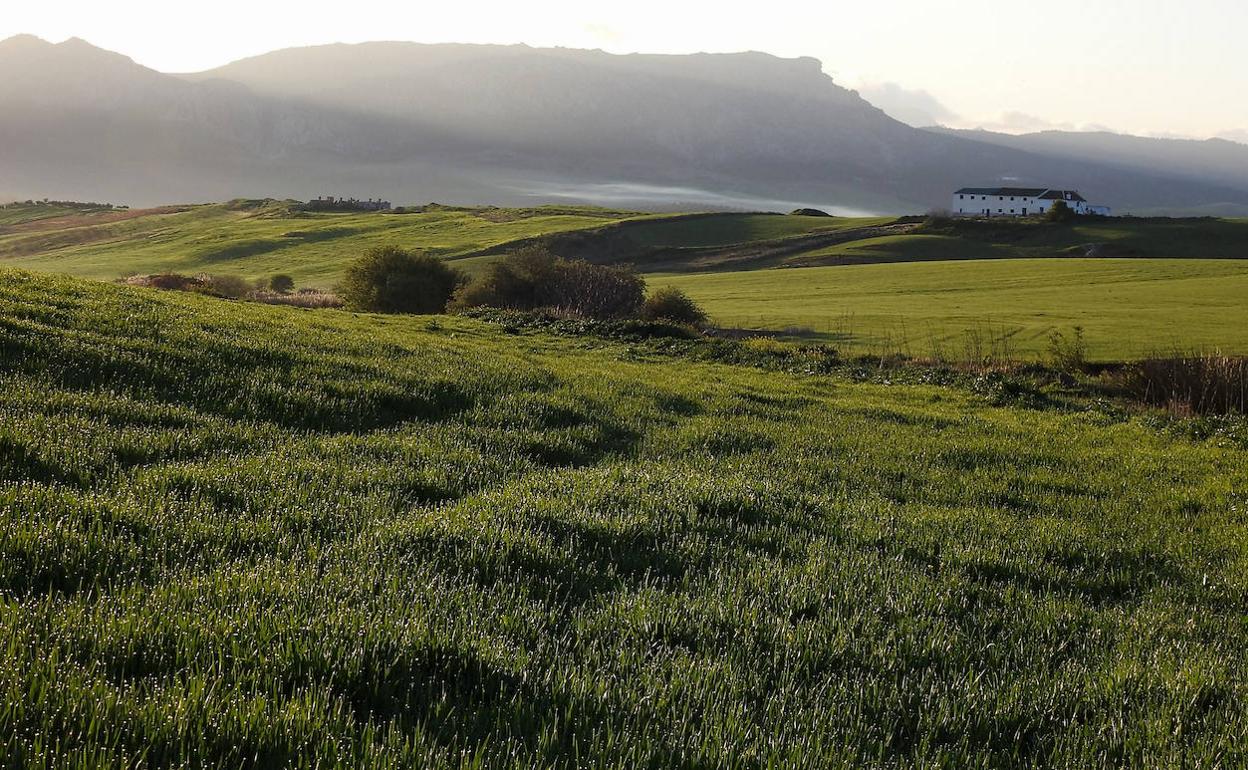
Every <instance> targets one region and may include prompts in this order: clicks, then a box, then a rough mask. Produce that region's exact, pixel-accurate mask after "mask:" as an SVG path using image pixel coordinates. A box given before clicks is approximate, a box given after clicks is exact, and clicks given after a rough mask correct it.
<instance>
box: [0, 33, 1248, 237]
mask: <svg viewBox="0 0 1248 770" xmlns="http://www.w3.org/2000/svg"><path fill="white" fill-rule="evenodd" d="M36 41H38V39H37V38H29V37H25V38H23V37H19V38H10V39H9V40H6V41H3V42H0V63H3V64H5V66H7V67H9V68H14V67H16V68H17V71H26V72H31V73H33V74H32V76H31V77H30V78H14V79H10V81H9V82H8V83H7V84H4V85H0V103H3V104H4V105H5V106H6V107H8V109H6V110H4V112H3V114H0V140H3V142H2V143H0V171H4V172H5V176H6V185H5V186H6V188H14V189H13V190H11V192H15V193H17V194H18V195H28V196H31V197H43V196H48V197H53V198H71V197H79V196H82V197H91V198H93V199H110V200H118V201H124V202H130V203H136V204H155V203H168V202H171V201H194V200H214V199H216V200H220V199H226V198H233V197H257V196H272V197H296V198H307V197H314V196H315V195H318V194H333V193H336V194H361V195H366V196H367V195H373V194H381V195H384V196H385V197H387V198H390V199H392V200H396V201H403V202H418V201H427V200H442V201H446V202H452V203H500V204H517V205H519V204H531V203H533V202H535V201H540V200H552V199H555V200H577V201H583V202H589V203H598V202H609V203H610V204H612V205H631V206H637V207H664V206H671V205H672V204H673V202H674V201H675V200H677V199H679V200H680V202H681V203H684V204H688V205H695V206H696V205H704V206H712V207H714V206H717V205H718V206H722V205H724V202H725V201H731V202H732V203H731V204H729V205H730V206H731V207H737V206H740V207H750V208H766V207H771V208H776V207H779V206H787V205H789V204H790V203H806V204H810V205H815V206H816V207H826V208H832V209H836V210H844V211H874V212H881V213H915V212H918V211H923V210H926V209H930V208H937V207H940V206H943V205H947V204H946V202H947V200H948V194H949V193H950V192H951V191H952V190H953V189H956V188H958V187H961V186H964V185H967V184H987V183H994V182H995V183H1014V182H1020V183H1029V184H1046V185H1061V186H1067V187H1078V188H1081V189H1084V190H1085V191H1087V192H1088V193H1089V195H1091V196H1092V197H1094V198H1097V199H1098V200H1104V201H1105V202H1107V203H1109V204H1110V205H1115V207H1116V208H1118V209H1120V210H1122V209H1124V208H1125V209H1127V210H1136V211H1139V212H1143V213H1148V212H1160V211H1175V212H1179V211H1182V212H1184V213H1187V212H1190V211H1192V210H1195V209H1200V208H1201V207H1214V208H1217V209H1218V210H1226V211H1243V212H1244V213H1248V190H1241V189H1239V188H1238V187H1235V186H1234V185H1229V186H1228V185H1227V184H1225V183H1224V180H1221V179H1218V180H1210V179H1198V178H1193V177H1190V176H1188V177H1172V176H1168V175H1166V174H1158V173H1156V171H1155V170H1154V169H1148V168H1140V167H1138V166H1137V167H1128V166H1122V165H1114V164H1106V163H1101V162H1094V161H1092V160H1089V159H1087V158H1072V157H1064V156H1061V155H1046V154H1044V153H1042V152H1037V151H1035V150H1034V149H1031V148H1018V147H1009V146H1003V145H1002V144H1001V143H1000V142H996V141H981V140H978V139H972V138H967V137H963V136H954V135H946V134H942V132H936V131H924V130H919V129H914V128H912V127H910V126H907V125H905V124H903V123H901V122H899V121H896V120H894V119H892V118H891V117H888V116H887V115H886V114H885V113H884V112H883V111H882V110H880V109H878V108H877V107H875V106H874V105H872V104H870V103H869V102H868V101H866V100H865V99H863V98H862V97H861V96H860V95H859V94H858V93H857V92H854V91H852V90H849V89H846V88H843V87H841V86H840V85H838V84H837V83H835V81H834V80H833V79H832V78H831V77H829V76H828V75H827V74H825V73H824V72H823V70H822V65H821V64H820V63H819V62H818V60H816V59H813V58H810V57H800V58H795V59H783V58H780V57H774V56H771V55H769V54H763V53H758V52H746V53H734V54H691V55H663V54H628V55H617V54H609V53H605V52H602V51H584V50H580V49H568V48H532V47H529V46H523V45H515V46H490V45H467V44H437V45H429V44H419V43H402V42H382V43H359V44H350V45H346V44H331V45H327V46H314V47H308V48H292V49H283V50H280V51H274V52H270V53H267V54H261V55H259V56H255V57H249V58H247V59H242V60H239V61H237V62H233V63H230V64H227V65H225V66H223V67H219V68H215V69H212V70H208V71H205V72H201V73H183V74H166V73H160V72H157V71H155V70H152V69H149V68H146V67H143V66H142V65H139V64H136V63H135V62H133V61H132V60H130V59H128V58H126V57H124V56H122V55H121V54H115V53H112V52H107V51H103V49H98V48H95V47H94V46H91V45H90V44H89V43H85V42H84V41H66V42H65V43H59V44H51V43H46V42H43V41H38V42H43V45H39V44H38V42H36ZM84 61H87V62H89V63H88V64H84V63H83V62H84ZM604 196H615V197H614V198H613V199H611V200H609V201H608V200H606V199H605V198H604Z"/></svg>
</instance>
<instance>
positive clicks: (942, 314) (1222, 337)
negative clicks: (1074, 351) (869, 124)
mask: <svg viewBox="0 0 1248 770" xmlns="http://www.w3.org/2000/svg"><path fill="white" fill-rule="evenodd" d="M650 281H651V283H652V284H654V285H656V286H657V285H663V284H671V285H675V286H678V287H680V288H682V289H684V290H685V291H687V292H688V293H689V294H690V295H692V296H693V297H694V298H695V299H697V300H698V301H699V302H701V303H703V304H704V305H705V307H706V309H707V310H708V311H709V312H710V313H711V315H712V316H713V317H714V318H715V319H716V320H717V321H718V322H719V323H720V324H724V325H728V326H739V327H747V328H761V329H771V330H783V329H790V330H794V331H798V332H801V333H805V334H810V335H813V336H816V337H821V338H824V339H828V340H830V341H832V342H834V343H837V344H841V345H845V346H849V347H851V348H853V349H857V350H860V351H864V350H871V349H873V348H874V349H882V350H887V351H889V352H892V351H894V350H899V349H906V348H908V349H909V350H910V352H911V353H912V354H914V355H920V356H923V355H928V354H930V353H932V352H933V346H939V347H941V348H943V350H944V351H945V352H946V353H947V354H952V355H960V354H962V353H964V352H965V351H964V347H965V346H966V345H967V344H968V332H969V333H970V334H971V335H972V336H974V335H979V336H982V335H985V334H988V335H996V336H1001V337H1006V338H1008V342H1007V343H1005V344H1007V345H1008V346H1009V348H1010V349H1011V350H1013V351H1015V352H1017V353H1021V354H1028V355H1032V356H1034V355H1036V354H1039V353H1041V352H1043V351H1044V349H1045V347H1046V345H1047V340H1048V336H1049V334H1050V333H1051V332H1053V331H1060V332H1063V333H1066V334H1070V333H1071V332H1072V331H1073V329H1074V327H1076V326H1081V327H1083V329H1084V330H1085V333H1086V336H1087V341H1088V343H1089V348H1090V351H1089V352H1090V353H1091V355H1092V356H1093V357H1096V358H1100V359H1120V358H1131V357H1137V356H1140V355H1144V354H1148V353H1150V352H1156V351H1161V350H1168V349H1172V348H1175V347H1179V348H1184V349H1187V348H1206V349H1220V350H1223V351H1224V352H1228V353H1231V352H1234V353H1248V303H1246V302H1245V301H1244V298H1245V297H1248V261H1238V260H1170V259H1061V260H1054V259H1045V260H1039V259H1027V260H1019V259H1011V260H980V261H953V262H916V263H906V264H877V265H855V266H843V267H812V268H795V269H789V270H756V271H749V272H733V273H701V274H692V275H665V276H661V277H660V276H652V277H651V279H650Z"/></svg>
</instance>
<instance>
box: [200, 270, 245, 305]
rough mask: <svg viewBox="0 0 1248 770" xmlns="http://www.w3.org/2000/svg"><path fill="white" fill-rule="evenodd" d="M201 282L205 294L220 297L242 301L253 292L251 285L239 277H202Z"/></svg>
mask: <svg viewBox="0 0 1248 770" xmlns="http://www.w3.org/2000/svg"><path fill="white" fill-rule="evenodd" d="M199 280H200V281H201V282H202V283H203V287H202V290H203V291H204V292H205V293H207V294H215V295H217V296H218V297H229V298H230V299H241V298H242V297H245V296H247V295H248V294H249V293H250V292H251V291H252V286H251V284H249V283H247V280H246V279H244V278H242V277H241V276H237V275H201V276H199Z"/></svg>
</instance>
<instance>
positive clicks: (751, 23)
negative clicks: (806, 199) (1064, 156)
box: [0, 0, 1248, 138]
mask: <svg viewBox="0 0 1248 770" xmlns="http://www.w3.org/2000/svg"><path fill="white" fill-rule="evenodd" d="M957 8H961V9H964V10H953V9H957ZM1246 31H1248V2H1245V0H1080V1H1078V2H1055V1H1053V0H1037V1H1036V2H1018V1H1017V0H1002V1H1001V2H997V3H994V2H991V0H989V1H988V2H983V1H978V2H970V1H969V0H963V2H960V3H954V2H933V1H932V0H872V1H871V2H862V1H861V0H854V1H853V2H842V1H840V0H819V1H818V2H807V1H806V0H781V1H780V2H772V3H758V2H749V3H741V4H739V6H737V7H734V5H733V4H732V3H731V0H717V1H716V2H704V1H703V0H695V1H694V2H686V1H684V0H680V1H678V0H632V2H627V3H621V2H618V1H615V2H595V1H593V0H580V1H579V2H565V1H564V0H528V1H527V2H516V1H515V0H506V1H498V0H471V1H470V2H462V3H457V2H454V1H453V0H439V1H438V2H432V3H427V2H423V0H401V1H399V2H392V1H390V0H371V1H369V0H364V1H363V2H360V1H358V0H342V1H340V2H321V1H320V0H302V1H301V2H287V1H286V0H276V1H275V0H246V2H243V1H240V0H213V1H212V2H194V3H183V2H173V1H172V0H162V1H161V2H155V1H152V0H108V1H107V2H104V1H101V0H90V1H89V2H87V1H80V0H61V1H60V2H56V3H51V2H49V3H39V2H33V3H32V2H24V1H22V0H0V38H4V37H8V36H10V35H13V34H17V33H21V32H28V33H31V34H35V35H38V36H40V37H43V38H46V39H49V40H52V41H54V42H59V41H60V40H63V39H65V38H67V37H72V36H77V37H82V38H85V39H87V40H89V41H90V42H92V43H95V44H96V45H99V46H101V47H104V48H109V49H111V50H115V51H119V52H121V53H124V54H126V55H128V56H130V57H132V58H134V59H135V60H136V61H138V62H139V63H141V64H145V65H148V66H150V67H153V68H156V69H159V70H162V71H166V72H179V71H193V70H201V69H207V68H211V67H214V66H217V65H220V64H224V63H226V62H228V61H231V60H234V59H238V58H242V57H244V56H250V55H254V54H258V53H263V52H265V51H269V50H272V49H275V48H284V47H288V46H296V45H312V44H317V43H330V42H362V41H367V40H413V41H418V42H450V41H457V42H476V43H521V42H523V43H528V44H530V45H534V46H551V45H560V46H568V47H574V48H602V49H605V50H608V51H612V52H619V53H625V52H632V51H644V52H654V53H688V52H694V51H741V50H758V51H766V52H769V53H774V54H777V55H780V56H814V57H817V58H819V59H821V60H822V61H823V66H824V70H825V71H826V72H827V73H828V74H830V75H832V76H833V77H834V78H836V80H837V81H838V82H840V83H842V84H843V85H847V86H850V87H857V88H862V90H863V91H864V95H867V96H868V97H869V98H870V96H871V95H872V94H876V95H880V98H881V99H885V98H891V99H894V100H899V101H900V103H901V106H902V107H904V106H906V104H905V103H906V102H907V101H908V100H913V101H914V102H915V103H916V104H920V105H927V107H925V108H923V109H924V110H926V111H927V112H932V113H939V115H938V117H941V118H943V120H944V122H947V123H951V124H956V125H968V126H976V125H984V126H989V127H996V128H1002V129H1008V130H1024V129H1027V130H1031V129H1036V128H1043V127H1045V126H1049V125H1054V126H1065V127H1092V126H1104V127H1109V128H1113V129H1116V130H1122V131H1129V132H1134V133H1149V134H1180V135H1192V136H1199V137H1205V136H1212V135H1218V134H1226V135H1236V136H1239V135H1238V134H1233V132H1237V131H1238V132H1245V131H1248V45H1246V44H1245V43H1244V35H1245V32H1246ZM916 92H919V93H916ZM890 95H891V96H890ZM928 108H930V109H928ZM1244 137H1245V138H1248V134H1245V135H1244Z"/></svg>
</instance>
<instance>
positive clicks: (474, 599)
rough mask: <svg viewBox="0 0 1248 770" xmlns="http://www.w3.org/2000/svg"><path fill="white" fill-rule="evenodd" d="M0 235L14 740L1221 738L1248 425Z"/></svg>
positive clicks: (237, 763) (760, 745)
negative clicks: (712, 356)
mask: <svg viewBox="0 0 1248 770" xmlns="http://www.w3.org/2000/svg"><path fill="white" fill-rule="evenodd" d="M1246 454H1248V452H1246V450H1245V449H1244V447H1243V446H1242V444H1237V443H1234V442H1232V441H1229V440H1227V439H1223V438H1217V437H1214V438H1211V439H1208V440H1203V441H1194V440H1192V439H1190V438H1186V437H1182V436H1179V435H1177V434H1174V433H1170V432H1162V431H1160V430H1159V429H1157V428H1156V427H1153V426H1152V423H1151V422H1150V421H1149V420H1148V419H1145V418H1144V417H1139V416H1136V417H1132V416H1129V415H1126V414H1124V413H1121V412H1118V411H1115V410H1108V409H1100V410H1087V411H1073V410H1072V411H1058V410H1050V411H1033V410H1024V409H1019V408H1008V407H998V406H993V405H991V404H990V403H988V402H987V401H986V400H985V399H983V398H981V397H978V396H976V395H974V394H972V393H970V392H967V391H962V390H957V389H952V388H940V387H934V386H918V385H905V386H902V385H893V386H889V385H885V384H881V383H877V384H869V383H854V382H850V381H848V380H841V379H833V378H827V377H817V376H797V375H792V374H784V373H778V372H765V371H761V370H758V369H751V368H746V367H734V366H728V365H722V364H714V363H703V362H694V361H691V360H687V359H680V358H672V357H667V356H663V355H659V354H657V353H654V352H652V350H651V349H650V348H642V347H636V346H631V345H629V344H627V343H623V342H609V341H603V340H594V339H588V338H570V337H553V336H545V335H542V334H535V333H528V332H522V333H519V334H508V333H504V332H503V331H502V330H500V328H499V327H497V326H491V325H489V324H486V323H484V322H478V321H471V320H467V319H455V318H436V319H434V318H385V317H375V316H366V315H361V316H356V315H353V314H350V313H345V312H340V311H304V310H299V309H294V308H283V307H272V306H259V305H251V304H244V303H234V302H226V301H221V300H214V299H210V298H206V297H198V296H188V295H177V294H166V293H159V292H155V291H151V290H142V289H131V288H125V287H117V286H110V285H102V284H91V283H86V282H82V281H77V280H74V279H67V278H51V277H37V276H34V275H30V274H25V273H16V272H3V273H0V765H4V766H12V767H109V766H111V767H133V766H144V767H201V766H219V767H231V768H235V767H266V768H267V767H309V768H310V767H396V768H397V767H439V766H445V767H517V768H520V767H523V768H528V767H619V768H635V767H656V768H658V767H663V768H667V767H687V768H702V767H740V768H767V767H846V768H848V767H915V768H917V767H950V768H990V767H991V768H997V767H1080V768H1083V767H1124V766H1133V767H1226V768H1231V767H1238V766H1242V765H1243V764H1244V763H1245V762H1246V761H1248V749H1246V748H1245V747H1246V746H1248V740H1245V739H1246V737H1248V706H1246V705H1245V704H1248V652H1245V651H1246V650H1248V614H1246V613H1248V537H1246V536H1248V493H1246V492H1245V490H1248V462H1245V460H1246V459H1248V458H1246Z"/></svg>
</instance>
